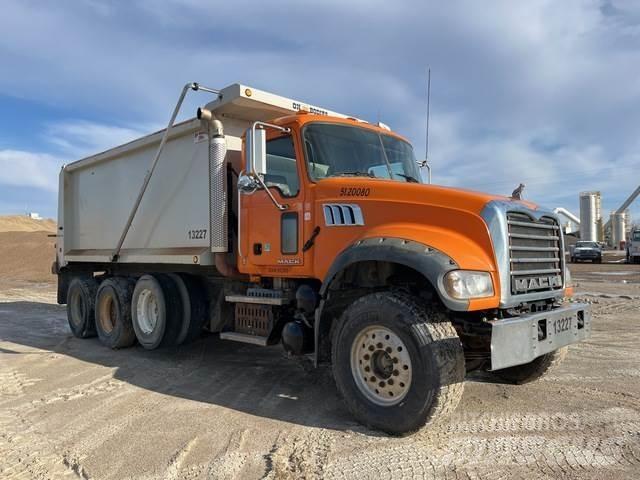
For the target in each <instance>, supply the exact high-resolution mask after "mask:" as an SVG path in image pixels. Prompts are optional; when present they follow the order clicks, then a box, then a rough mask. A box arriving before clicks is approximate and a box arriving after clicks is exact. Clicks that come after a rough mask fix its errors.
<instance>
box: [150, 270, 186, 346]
mask: <svg viewBox="0 0 640 480" xmlns="http://www.w3.org/2000/svg"><path fill="white" fill-rule="evenodd" d="M154 277H156V279H157V280H158V282H159V283H160V287H161V288H162V293H163V294H164V303H165V308H166V309H167V311H166V317H165V318H166V322H167V324H166V326H165V330H164V336H163V337H162V341H161V342H160V345H159V346H160V347H170V346H173V345H176V344H177V341H178V335H179V334H180V329H181V327H182V315H183V311H182V298H181V295H180V291H179V290H178V285H177V284H176V282H175V280H173V279H172V278H171V277H170V276H169V275H166V274H162V273H161V274H154Z"/></svg>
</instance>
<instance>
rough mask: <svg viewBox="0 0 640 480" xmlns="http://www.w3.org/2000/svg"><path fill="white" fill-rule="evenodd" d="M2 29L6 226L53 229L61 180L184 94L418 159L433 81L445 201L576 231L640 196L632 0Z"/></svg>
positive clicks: (126, 19) (435, 141) (4, 25)
mask: <svg viewBox="0 0 640 480" xmlns="http://www.w3.org/2000/svg"><path fill="white" fill-rule="evenodd" d="M0 29H1V31H2V35H0V65H1V67H0V68H1V70H0V72H1V74H0V112H1V113H0V214H5V213H21V212H23V211H25V210H30V211H37V212H40V213H41V214H43V215H46V216H52V217H53V216H55V214H56V190H57V173H58V170H59V168H60V165H62V164H63V163H67V162H70V161H73V160H76V159H78V158H82V157H83V156H86V155H89V154H92V153H96V152H98V151H101V150H104V149H106V148H109V147H111V146H115V145H117V144H119V143H122V142H125V141H128V140H130V139H132V138H135V137H136V136H139V135H142V134H145V133H148V132H150V131H153V130H154V129H157V128H159V127H161V126H162V125H163V124H164V123H165V122H166V121H167V119H168V116H169V114H170V112H171V109H172V108H173V105H174V103H175V100H176V97H177V95H178V93H179V90H180V88H181V86H182V85H183V84H185V83H186V82H189V81H198V82H201V83H203V84H205V85H210V86H213V87H224V86H226V85H228V84H230V83H234V82H242V83H245V84H248V85H252V86H255V87H257V88H262V89H265V90H268V91H272V92H274V93H278V94H281V95H284V96H288V97H292V98H297V99H300V100H302V101H305V102H308V103H313V104H316V105H321V106H323V107H326V108H329V109H331V110H336V111H340V112H344V113H349V114H352V115H355V116H357V117H360V118H365V119H370V120H374V121H375V120H376V119H377V118H378V115H379V116H380V119H381V120H382V121H383V122H385V123H387V124H389V125H391V127H392V128H393V129H394V130H396V131H398V132H399V133H402V134H404V135H406V136H407V137H409V138H410V139H411V140H412V142H413V144H414V146H415V150H416V153H417V156H418V157H422V156H424V143H425V142H424V127H425V90H426V68H427V66H430V67H431V69H432V104H431V113H432V116H431V136H430V157H431V160H432V163H433V168H434V181H435V182H436V183H441V184H445V185H453V186H462V187H466V188H472V189H477V190H485V191H490V192H496V193H510V192H511V190H513V188H514V187H515V186H516V185H517V184H518V183H520V182H524V183H526V184H527V188H526V190H525V197H526V198H528V199H532V200H534V201H537V202H539V203H541V204H543V205H546V206H549V207H556V206H562V207H565V208H568V209H570V210H572V211H574V212H576V213H577V210H578V208H577V205H578V193H579V192H580V191H582V190H601V191H602V195H603V207H604V211H605V212H609V211H610V210H612V209H615V208H617V207H618V205H619V204H620V203H622V201H623V200H624V199H625V198H626V196H627V195H628V194H629V193H631V191H632V190H633V189H634V188H635V187H637V185H638V184H639V183H640V175H639V170H640V168H639V167H640V148H639V147H640V135H639V133H640V132H639V127H640V3H638V2H636V1H633V0H606V1H604V0H603V1H595V0H563V1H561V2H559V1H551V0H528V1H527V2H512V1H507V0H504V1H491V2H477V1H472V0H469V1H451V2H431V1H428V2H425V1H419V2H403V1H398V2H389V1H384V2H378V1H374V0H369V1H361V0H355V1H350V2H344V1H334V0H329V1H323V2H310V1H309V2H301V1H286V2H277V1H274V2H246V1H241V0H236V1H234V2H212V1H208V2H203V1H201V0H165V1H163V2H156V1H151V0H136V1H121V2H119V1H112V2H101V1H97V0H75V1H70V0H69V1H65V0H61V1H56V2H48V1H33V0H21V1H18V0H16V1H12V0H5V1H4V2H3V5H2V15H1V16H0ZM199 98H200V101H202V100H203V97H199ZM197 102H198V100H197V99H196V98H194V97H192V99H191V100H190V101H189V103H188V104H187V105H186V107H185V109H184V111H185V112H186V114H185V115H189V116H190V114H192V113H193V112H194V110H195V107H196V106H197ZM636 203H637V205H635V206H634V208H633V209H632V212H633V214H634V217H635V219H636V220H638V219H640V201H638V202H636Z"/></svg>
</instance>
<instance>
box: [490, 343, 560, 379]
mask: <svg viewBox="0 0 640 480" xmlns="http://www.w3.org/2000/svg"><path fill="white" fill-rule="evenodd" d="M567 352H568V347H563V348H560V349H558V350H556V351H554V352H551V353H547V354H545V355H542V356H541V357H538V358H536V359H535V360H533V361H532V362H529V363H525V364H524V365H517V366H515V367H509V368H504V369H502V370H495V371H493V372H491V374H492V375H494V376H495V377H497V378H499V379H500V380H502V381H503V382H506V383H513V384H516V385H523V384H525V383H531V382H535V381H536V380H538V379H539V378H541V377H542V376H544V375H546V374H547V373H549V372H550V371H552V370H553V369H554V368H556V367H557V366H558V365H559V364H560V363H562V361H563V360H564V359H565V357H566V356H567Z"/></svg>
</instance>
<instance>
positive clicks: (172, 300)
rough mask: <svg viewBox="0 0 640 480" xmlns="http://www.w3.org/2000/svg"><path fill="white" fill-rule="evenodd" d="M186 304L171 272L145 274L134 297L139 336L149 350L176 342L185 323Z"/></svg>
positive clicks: (134, 325)
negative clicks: (184, 304)
mask: <svg viewBox="0 0 640 480" xmlns="http://www.w3.org/2000/svg"><path fill="white" fill-rule="evenodd" d="M182 317H183V307H182V301H181V299H180V293H179V291H178V285H177V284H176V282H175V281H174V280H173V279H172V278H171V277H169V276H168V275H163V274H153V275H143V276H142V277H140V278H139V279H138V281H137V282H136V286H135V290H134V292H133V300H132V320H133V329H134V331H135V336H136V338H137V339H138V342H139V343H140V345H142V346H143V347H144V348H146V349H147V350H154V349H156V348H158V347H160V346H169V345H175V344H176V342H177V340H178V336H179V334H180V329H181V326H182Z"/></svg>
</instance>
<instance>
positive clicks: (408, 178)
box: [394, 173, 420, 183]
mask: <svg viewBox="0 0 640 480" xmlns="http://www.w3.org/2000/svg"><path fill="white" fill-rule="evenodd" d="M394 175H397V176H399V177H402V178H405V179H406V180H407V182H408V183H420V182H419V181H418V180H417V179H416V178H414V177H412V176H411V175H405V174H404V173H394Z"/></svg>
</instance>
